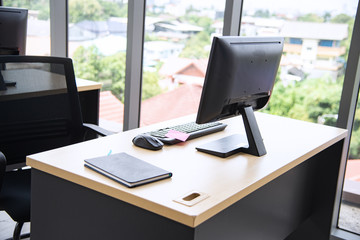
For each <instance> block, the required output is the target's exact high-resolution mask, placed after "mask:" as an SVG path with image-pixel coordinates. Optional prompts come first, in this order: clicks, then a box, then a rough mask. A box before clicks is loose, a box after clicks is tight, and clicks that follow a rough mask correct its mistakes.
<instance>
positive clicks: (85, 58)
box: [73, 46, 161, 102]
mask: <svg viewBox="0 0 360 240" xmlns="http://www.w3.org/2000/svg"><path fill="white" fill-rule="evenodd" d="M73 62H74V68H75V74H76V76H77V77H78V78H83V79H88V80H92V81H98V82H101V83H102V84H103V87H102V90H110V91H111V92H112V93H113V94H114V95H115V96H116V97H117V98H118V99H119V100H120V101H122V102H124V92H125V69H126V54H125V53H124V52H119V53H116V54H114V55H111V56H103V55H101V54H100V52H99V50H98V49H97V48H96V47H95V46H91V47H88V48H84V47H79V48H78V49H77V50H76V51H75V52H74V55H73ZM158 79H159V77H158V74H157V73H152V72H144V74H143V84H142V88H143V91H142V93H143V94H142V95H143V96H142V99H147V98H150V97H153V96H156V95H158V94H160V93H161V88H160V86H159V84H158Z"/></svg>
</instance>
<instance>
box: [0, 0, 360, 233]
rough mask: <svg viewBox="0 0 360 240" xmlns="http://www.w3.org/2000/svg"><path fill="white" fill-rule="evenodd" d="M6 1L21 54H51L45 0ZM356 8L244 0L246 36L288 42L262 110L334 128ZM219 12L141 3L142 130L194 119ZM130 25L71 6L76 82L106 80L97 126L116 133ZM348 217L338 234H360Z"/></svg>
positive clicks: (114, 15) (83, 5)
mask: <svg viewBox="0 0 360 240" xmlns="http://www.w3.org/2000/svg"><path fill="white" fill-rule="evenodd" d="M3 2H4V5H5V6H15V7H25V8H28V9H29V23H28V39H27V43H28V44H27V54H29V55H50V23H49V0H34V1H21V0H17V1H15V0H4V1H3ZM357 3H358V2H357V1H355V0H340V1H339V0H327V1H323V0H321V1H320V0H319V1H310V0H299V1H286V0H277V1H265V0H251V1H247V0H245V1H244V4H243V5H244V6H243V15H242V22H241V33H240V34H241V35H242V36H279V35H280V36H283V37H284V38H285V46H284V54H283V57H282V60H281V66H280V69H279V72H278V76H277V80H276V84H275V87H274V90H273V94H272V97H271V99H270V102H269V104H268V106H267V107H266V108H265V109H263V110H262V111H263V112H267V113H270V114H276V115H281V116H286V117H291V118H295V119H300V120H305V121H311V122H316V123H320V124H327V125H335V123H336V120H337V113H338V109H339V102H340V97H341V91H342V84H343V79H344V72H345V68H346V61H347V55H348V51H349V44H350V39H351V35H352V29H353V24H354V17H355V13H356V8H357ZM224 8H225V0H209V1H190V0H147V1H146V18H145V31H146V32H145V43H144V60H143V84H142V87H143V88H142V106H141V118H140V122H141V125H148V124H152V123H156V122H161V121H164V120H168V119H172V118H176V117H180V116H184V115H189V114H195V113H196V112H197V107H198V103H199V100H200V95H201V89H202V84H203V80H204V77H205V73H206V67H207V59H208V56H209V51H210V47H211V42H212V37H213V36H220V35H222V28H223V17H224ZM126 27H127V0H111V1H110V0H69V43H68V44H69V57H71V58H73V60H74V66H75V71H76V76H77V78H83V79H88V80H94V81H100V82H102V83H103V88H102V92H101V100H100V118H101V120H100V121H101V122H102V123H105V124H107V125H109V124H114V129H117V130H120V131H121V130H122V121H123V100H124V88H125V59H126ZM359 121H360V114H359V111H357V113H356V115H355V124H354V129H353V133H352V139H351V149H350V156H349V157H350V159H351V160H349V163H348V169H347V173H346V180H345V186H344V189H345V191H347V189H348V188H351V187H352V186H353V184H354V183H355V188H357V189H358V190H359V187H358V186H359V184H357V185H356V182H357V183H359V182H360V177H359V176H360V172H359V169H360V167H359V165H360V160H357V159H360V128H359V126H360V124H359ZM346 184H348V185H346ZM349 184H350V185H349ZM346 193H347V192H344V196H346ZM345 200H346V199H345ZM358 204H359V203H358ZM344 211H347V209H346V206H345V205H344V207H342V208H341V213H340V227H342V228H344V229H347V230H349V231H354V232H358V233H360V231H359V229H360V226H359V223H358V221H357V223H356V222H355V223H354V221H351V220H350V221H348V220H347V219H344V217H343V216H345V217H346V216H347V215H346V214H342V213H343V212H344ZM356 217H357V219H360V216H359V215H357V216H356ZM356 217H355V219H356ZM356 224H358V225H357V226H355V227H353V226H354V225H356Z"/></svg>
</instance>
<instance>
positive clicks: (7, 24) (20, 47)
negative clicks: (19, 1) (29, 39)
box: [0, 7, 28, 55]
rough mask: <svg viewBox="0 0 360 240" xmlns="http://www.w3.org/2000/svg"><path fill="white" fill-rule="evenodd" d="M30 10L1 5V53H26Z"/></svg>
mask: <svg viewBox="0 0 360 240" xmlns="http://www.w3.org/2000/svg"><path fill="white" fill-rule="evenodd" d="M27 16H28V10H27V9H23V8H12V7H0V33H1V34H0V55H25V48H26V34H27Z"/></svg>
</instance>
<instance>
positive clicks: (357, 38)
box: [0, 0, 360, 239]
mask: <svg viewBox="0 0 360 240" xmlns="http://www.w3.org/2000/svg"><path fill="white" fill-rule="evenodd" d="M72 2H75V0H74V1H73V0H56V1H55V0H47V1H45V4H46V5H48V9H49V19H48V25H46V26H48V27H49V29H47V31H48V34H49V37H50V39H51V42H50V41H48V43H47V44H44V45H43V46H44V47H45V46H46V48H47V49H46V51H45V53H42V54H43V55H50V56H59V57H73V56H72V53H73V46H74V45H73V44H72V43H73V42H71V41H70V40H69V39H70V38H71V36H70V34H71V31H72V29H74V28H72V27H73V25H72V24H69V18H68V15H69V9H70V5H71V4H72ZM102 2H107V1H102ZM115 2H116V1H115ZM119 2H121V3H122V4H123V5H127V14H126V19H127V21H126V26H127V29H126V37H125V39H126V42H125V45H124V46H125V51H124V55H125V58H126V60H125V64H126V70H125V69H124V70H123V71H124V76H125V81H124V85H125V87H124V92H123V94H122V101H123V106H122V108H123V110H122V111H123V112H122V114H121V117H122V119H121V125H120V127H119V124H115V125H116V127H115V129H116V130H117V131H124V132H125V131H128V130H132V129H137V128H139V127H142V126H145V125H146V124H144V123H143V121H144V120H145V119H142V115H141V114H140V113H141V111H142V110H143V109H144V107H145V106H149V105H145V101H142V99H141V97H142V95H144V93H143V92H141V88H142V86H144V85H142V81H143V79H144V76H145V74H144V69H145V68H148V67H149V65H147V64H145V61H144V57H145V56H144V52H145V51H146V48H145V44H146V42H147V41H148V39H147V38H146V36H147V34H146V28H147V24H148V23H147V22H146V19H147V17H148V15H147V14H148V11H149V9H150V5H153V6H154V7H153V10H154V12H155V11H160V10H159V9H165V8H166V6H168V7H169V8H170V6H171V3H172V2H171V1H169V2H166V1H165V2H166V3H157V1H146V0H139V1H119ZM175 2H176V3H181V1H175ZM219 2H220V3H218V5H221V6H222V9H223V11H222V14H220V17H219V18H220V19H221V20H222V21H220V25H221V28H220V31H221V33H218V34H220V35H224V36H227V35H229V36H239V35H241V34H244V31H246V30H247V31H250V32H251V31H252V30H251V29H250V30H249V29H247V28H246V27H245V24H244V23H245V21H249V18H247V14H249V11H247V8H249V9H250V6H251V4H250V1H249V2H247V1H246V0H224V1H219ZM339 2H341V1H339ZM353 2H354V5H352V7H353V6H355V10H354V11H353V16H352V17H353V19H354V24H353V25H352V27H353V29H352V31H351V32H352V36H351V39H348V43H349V52H348V55H346V56H347V59H345V61H346V67H344V68H342V70H343V76H344V79H343V84H342V89H341V94H340V98H339V101H338V113H337V118H336V121H335V126H336V127H338V128H342V129H347V130H348V132H349V133H351V132H352V131H353V129H354V123H355V120H354V119H355V115H356V105H357V98H358V91H359V81H360V79H359V76H360V75H359V69H358V64H359V55H360V54H359V53H360V46H359V43H360V31H358V29H359V26H360V25H359V24H360V22H359V21H360V17H359V6H358V2H357V1H353ZM0 3H1V5H3V6H6V4H9V1H5V0H3V1H0ZM156 4H158V5H156ZM161 4H163V6H162V5H161ZM299 4H300V3H299ZM303 4H304V5H305V4H307V3H303ZM343 5H345V3H344V4H343ZM159 6H160V7H159ZM18 7H23V6H18ZM202 7H203V8H204V6H202ZM268 7H269V9H270V6H268ZM295 7H296V6H292V8H295ZM308 7H309V8H311V5H309V6H308ZM313 7H314V12H317V11H319V9H321V6H319V7H318V6H316V7H318V8H316V9H315V6H313ZM195 8H196V7H195ZM324 8H325V6H324ZM334 14H335V13H334ZM319 15H320V14H319ZM219 18H218V19H219ZM149 19H150V18H149ZM28 24H30V22H29V23H28ZM269 24H270V23H269ZM276 24H279V22H276V23H274V25H272V27H271V28H270V27H267V29H265V27H263V28H262V30H263V32H262V33H261V34H269V33H268V31H275V30H276V29H277V28H276V27H274V26H275V25H276ZM282 24H284V23H282ZM255 25H256V24H255ZM28 27H29V28H30V25H28ZM356 29H357V30H356ZM349 32H350V31H349ZM246 34H250V33H249V32H246ZM178 37H182V36H180V35H179V36H178ZM349 38H350V37H349ZM118 41H120V40H118ZM122 44H123V43H122ZM163 47H165V45H163ZM27 50H29V47H28V49H27ZM29 51H30V50H29ZM34 54H35V55H38V54H39V55H40V54H41V53H36V52H35V53H34ZM288 55H289V54H288ZM74 64H76V62H75V63H74ZM192 66H194V63H193V65H192ZM74 67H75V68H76V66H74ZM292 76H293V75H292ZM296 77H300V78H301V75H296ZM192 80H194V79H192ZM196 80H198V79H196ZM106 84H107V83H105V85H106ZM171 87H173V86H171ZM103 88H104V83H103ZM270 101H271V100H270ZM149 102H150V101H149ZM90 112H91V110H90ZM95 112H96V111H95ZM195 113H196V112H193V114H195ZM97 114H99V113H98V112H97ZM90 115H91V114H90ZM166 120H167V119H166ZM100 122H101V119H100ZM102 123H103V124H104V125H103V126H104V127H105V128H106V127H110V128H111V127H112V123H111V122H109V121H103V122H102ZM150 125H151V123H150ZM350 141H351V134H348V136H347V137H346V138H345V140H344V149H343V152H342V159H341V163H340V168H339V177H338V182H337V189H336V197H335V204H334V207H333V214H332V218H331V226H332V227H331V237H330V239H360V237H359V232H357V233H356V232H354V231H349V230H347V229H343V228H341V227H339V224H338V223H339V215H340V208H341V203H342V197H343V186H344V181H345V180H344V177H345V174H346V166H347V162H348V155H349V146H350ZM0 150H1V149H0ZM357 186H358V185H357ZM357 204H359V202H358V203H357ZM357 204H353V205H354V206H357V207H358V206H359V205H357ZM353 205H351V206H353ZM12 224H13V223H10V226H9V225H7V226H6V227H7V229H6V231H8V232H9V234H10V235H6V236H4V238H9V237H11V234H12V231H13V225H12ZM23 231H24V232H27V231H30V226H29V225H25V227H24V229H23ZM309 239H311V238H309Z"/></svg>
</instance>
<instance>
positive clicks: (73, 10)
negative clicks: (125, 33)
mask: <svg viewBox="0 0 360 240" xmlns="http://www.w3.org/2000/svg"><path fill="white" fill-rule="evenodd" d="M102 16H104V12H103V9H102V7H101V5H100V3H99V2H98V1H97V0H71V1H70V3H69V21H70V22H71V23H77V22H81V21H83V20H93V21H98V20H100V19H102Z"/></svg>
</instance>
